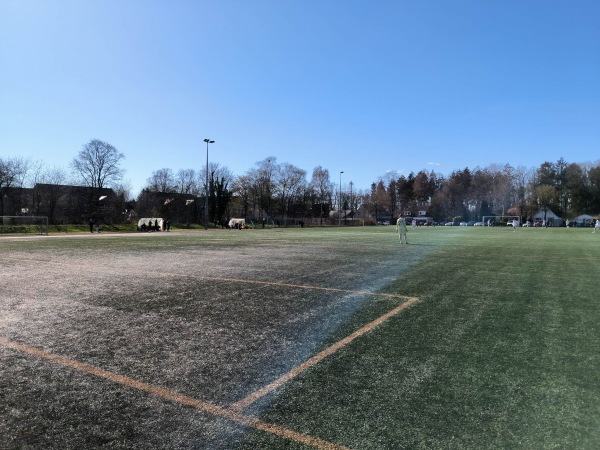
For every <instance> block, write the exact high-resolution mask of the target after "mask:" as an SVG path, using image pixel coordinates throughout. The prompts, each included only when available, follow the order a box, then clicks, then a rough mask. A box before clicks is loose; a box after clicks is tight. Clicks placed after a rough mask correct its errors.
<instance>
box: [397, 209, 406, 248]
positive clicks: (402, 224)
mask: <svg viewBox="0 0 600 450" xmlns="http://www.w3.org/2000/svg"><path fill="white" fill-rule="evenodd" d="M396 231H398V237H399V238H400V243H401V244H402V239H403V238H404V243H405V244H408V242H407V241H406V232H407V229H406V220H405V219H404V217H402V216H400V217H399V218H398V220H397V221H396Z"/></svg>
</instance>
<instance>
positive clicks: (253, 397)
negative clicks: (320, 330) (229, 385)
mask: <svg viewBox="0 0 600 450" xmlns="http://www.w3.org/2000/svg"><path fill="white" fill-rule="evenodd" d="M418 300H419V299H418V298H417V297H410V298H409V299H408V300H407V301H406V302H404V303H402V304H401V305H400V306H398V307H397V308H394V309H392V310H391V311H389V312H387V313H385V314H384V315H383V316H381V317H378V318H377V319H375V320H374V321H372V322H370V323H368V324H367V325H365V326H364V327H362V328H360V329H358V330H357V331H355V332H354V333H352V334H351V335H349V336H347V337H345V338H344V339H342V340H341V341H338V342H336V343H335V344H333V345H331V346H329V347H327V348H326V349H325V350H323V351H322V352H320V353H318V354H316V355H315V356H313V357H312V358H310V359H308V360H306V361H305V362H303V363H302V364H300V365H299V366H296V367H294V368H293V369H292V370H290V371H289V372H288V373H286V374H284V375H282V376H280V377H279V378H277V379H276V380H275V381H273V382H272V383H270V384H268V385H266V386H265V387H263V388H261V389H259V390H257V391H255V392H253V393H252V394H250V395H248V396H247V397H246V398H244V399H242V400H240V401H238V402H236V403H234V404H233V405H231V406H230V409H233V410H235V411H240V410H242V409H244V408H246V407H247V406H250V405H251V404H252V403H254V402H256V401H257V400H258V399H260V398H262V397H264V396H265V395H267V394H269V393H270V392H273V391H274V390H275V389H277V388H279V387H280V386H282V385H284V384H285V383H287V382H288V381H290V380H291V379H292V378H295V377H297V376H298V375H300V374H301V373H302V372H304V371H305V370H307V369H309V368H311V367H313V366H314V365H316V364H318V363H319V362H321V361H322V360H323V359H325V358H327V357H328V356H330V355H332V354H333V353H335V352H337V351H338V350H340V349H341V348H343V347H345V346H346V345H348V344H349V343H350V342H352V341H353V340H355V339H356V338H358V337H360V336H362V335H363V334H365V333H367V332H369V331H371V330H372V329H373V328H375V327H377V326H379V325H381V324H382V323H383V322H385V321H386V320H388V319H389V318H390V317H393V316H395V315H396V314H398V313H399V312H400V311H402V310H404V309H406V308H408V307H409V306H411V305H412V304H413V303H415V302H416V301H418Z"/></svg>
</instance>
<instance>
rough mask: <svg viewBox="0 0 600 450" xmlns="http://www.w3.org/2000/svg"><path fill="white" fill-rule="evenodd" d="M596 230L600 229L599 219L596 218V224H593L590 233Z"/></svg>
mask: <svg viewBox="0 0 600 450" xmlns="http://www.w3.org/2000/svg"><path fill="white" fill-rule="evenodd" d="M596 230H600V219H596V225H595V226H594V231H592V233H595V232H596Z"/></svg>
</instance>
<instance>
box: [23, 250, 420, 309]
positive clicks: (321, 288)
mask: <svg viewBox="0 0 600 450" xmlns="http://www.w3.org/2000/svg"><path fill="white" fill-rule="evenodd" d="M14 260H18V261H27V262H35V263H39V262H40V261H39V260H34V259H28V258H20V259H19V258H15V259H14ZM44 263H45V264H48V263H51V264H57V265H62V266H68V267H71V265H70V264H68V263H65V262H63V261H52V260H47V261H44ZM86 269H87V270H88V271H90V272H98V271H100V270H102V268H101V267H91V268H88V267H79V268H78V269H77V270H86ZM123 271H127V272H129V273H139V274H143V275H148V274H149V273H148V272H147V271H143V270H139V269H136V268H133V269H131V268H125V267H123V268H119V273H122V272H123ZM151 275H153V276H159V277H180V278H201V279H203V280H212V281H225V282H228V283H243V284H258V285H262V286H281V287H289V288H296V289H307V290H311V289H312V290H316V291H328V292H341V293H345V294H359V295H371V296H374V297H387V298H399V299H406V300H408V299H410V298H411V297H408V296H406V295H398V294H386V293H384V292H371V291H355V290H352V289H338V288H330V287H324V286H314V285H309V284H293V283H280V282H277V281H260V280H243V279H241V278H225V277H213V276H210V275H198V274H189V273H175V272H153V273H152V274H151Z"/></svg>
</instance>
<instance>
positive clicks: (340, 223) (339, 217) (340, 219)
mask: <svg viewBox="0 0 600 450" xmlns="http://www.w3.org/2000/svg"><path fill="white" fill-rule="evenodd" d="M343 173H344V171H343V170H342V171H341V172H340V201H339V208H338V209H339V214H338V219H339V224H338V226H340V227H341V226H342V174H343Z"/></svg>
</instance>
